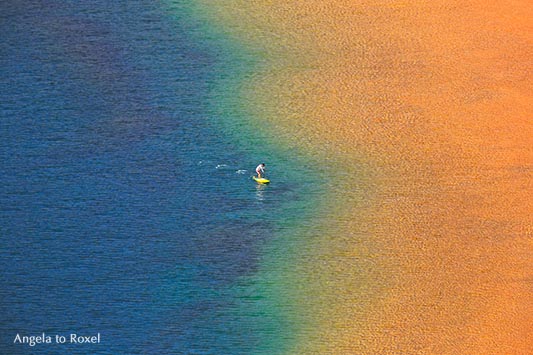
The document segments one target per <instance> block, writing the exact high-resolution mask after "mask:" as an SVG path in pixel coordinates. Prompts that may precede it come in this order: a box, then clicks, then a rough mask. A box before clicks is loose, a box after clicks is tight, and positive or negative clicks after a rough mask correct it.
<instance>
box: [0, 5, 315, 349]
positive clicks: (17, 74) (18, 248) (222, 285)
mask: <svg viewBox="0 0 533 355" xmlns="http://www.w3.org/2000/svg"><path fill="white" fill-rule="evenodd" d="M0 6H1V16H2V21H1V26H2V40H3V44H2V55H1V57H0V64H1V71H2V73H1V76H0V88H1V103H0V105H1V106H0V115H1V120H2V126H1V131H0V134H1V139H0V145H1V154H2V162H3V163H2V167H3V169H2V170H3V172H2V187H1V195H0V197H1V200H0V208H1V212H2V213H1V217H0V218H1V236H2V245H1V248H0V268H1V273H0V299H1V305H0V307H1V308H0V312H1V313H0V314H1V316H2V322H1V323H0V334H1V338H0V353H2V354H87V353H91V354H110V353H112V354H260V353H268V354H274V353H278V352H281V351H282V350H283V349H284V346H285V345H286V344H288V343H289V342H290V341H291V339H292V335H291V326H294V325H291V324H290V322H289V320H288V318H287V317H288V316H287V311H290V310H287V309H286V307H285V308H283V307H282V306H281V305H282V303H283V301H282V300H283V294H280V293H279V292H278V291H279V289H278V288H276V287H274V286H272V285H270V286H269V279H268V275H263V274H262V271H261V269H262V266H261V265H263V264H264V263H265V260H264V258H265V255H267V254H265V251H266V250H272V245H278V246H279V245H283V238H291V237H293V236H294V234H293V230H294V229H293V228H294V226H295V225H298V224H300V225H301V224H302V223H304V224H305V220H304V221H302V218H308V213H309V211H310V206H311V205H312V202H311V201H312V199H313V197H312V196H315V195H316V194H317V193H318V190H317V187H316V186H317V185H315V184H314V182H316V178H314V177H311V176H308V178H307V179H306V180H305V181H304V182H298V179H297V176H301V175H302V174H306V173H309V172H310V170H311V168H310V167H308V166H307V165H306V163H305V162H304V161H303V160H301V161H300V160H291V159H289V158H288V156H289V152H284V151H283V149H281V148H279V147H278V146H277V144H276V142H272V141H266V140H265V139H264V138H265V137H263V136H262V135H261V134H260V133H257V134H255V133H254V129H253V124H250V126H247V122H251V119H252V118H249V117H246V112H245V110H244V107H245V103H242V102H239V98H238V95H232V93H231V90H234V89H235V85H236V84H237V83H238V82H239V80H245V79H246V75H247V73H250V72H251V71H252V70H253V67H254V65H256V64H254V63H256V58H254V57H253V56H251V55H249V54H247V53H246V52H245V51H236V50H237V49H238V47H237V45H236V44H234V43H233V44H232V43H230V42H229V41H226V42H224V41H223V40H222V38H221V37H217V36H216V35H214V33H215V32H214V31H212V32H210V31H209V30H207V29H208V24H205V23H203V22H200V21H199V20H196V19H195V17H194V16H193V15H194V11H190V4H189V3H187V2H175V3H173V4H171V5H169V4H161V3H154V2H150V1H133V2H108V1H94V2H74V1H65V2H41V1H29V2H19V1H4V2H3V3H2V5H0ZM261 161H265V162H266V163H267V168H268V171H269V173H270V177H271V178H272V180H273V183H272V184H271V185H270V186H267V187H258V186H256V185H255V184H254V183H253V182H252V181H251V179H250V176H251V174H252V171H253V169H254V168H255V166H256V165H257V164H258V163H259V162H261ZM296 172H298V173H296ZM306 216H307V217H306ZM276 253H278V254H276ZM268 255H269V257H272V256H273V255H279V256H280V257H281V258H283V257H284V256H283V255H284V254H283V250H280V251H279V252H274V253H272V252H270V253H268ZM282 262H283V260H280V263H282ZM268 263H270V264H272V263H274V264H275V261H274V262H273V261H272V260H269V261H268ZM289 313H290V312H289ZM42 332H45V333H47V334H50V335H55V334H60V335H68V334H70V333H77V334H82V335H94V334H96V333H100V334H101V339H102V341H101V343H100V344H97V345H91V344H89V345H87V344H85V345H75V344H37V345H36V346H34V347H29V346H28V345H24V344H13V339H14V338H15V335H16V334H17V333H19V334H20V335H39V334H41V333H42ZM284 344H285V345H284Z"/></svg>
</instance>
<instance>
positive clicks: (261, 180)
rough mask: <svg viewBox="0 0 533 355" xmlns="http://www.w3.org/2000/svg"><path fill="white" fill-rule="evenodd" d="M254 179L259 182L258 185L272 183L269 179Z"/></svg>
mask: <svg viewBox="0 0 533 355" xmlns="http://www.w3.org/2000/svg"><path fill="white" fill-rule="evenodd" d="M253 179H254V180H255V181H257V183H259V184H268V183H269V182H270V180H268V179H264V178H261V179H260V178H258V177H255V176H254V177H253Z"/></svg>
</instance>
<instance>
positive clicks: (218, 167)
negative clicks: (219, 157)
mask: <svg viewBox="0 0 533 355" xmlns="http://www.w3.org/2000/svg"><path fill="white" fill-rule="evenodd" d="M226 166H228V165H227V164H218V165H217V167H216V169H220V168H225V167H226Z"/></svg>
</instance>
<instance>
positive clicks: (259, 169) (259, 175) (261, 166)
mask: <svg viewBox="0 0 533 355" xmlns="http://www.w3.org/2000/svg"><path fill="white" fill-rule="evenodd" d="M265 169H266V167H265V163H261V164H259V165H258V166H257V168H255V172H256V173H257V178H258V179H261V178H263V176H264V175H265Z"/></svg>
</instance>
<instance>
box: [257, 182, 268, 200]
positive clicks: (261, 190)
mask: <svg viewBox="0 0 533 355" xmlns="http://www.w3.org/2000/svg"><path fill="white" fill-rule="evenodd" d="M267 188H268V186H267V185H265V184H257V186H256V187H255V190H256V193H255V197H256V199H257V201H264V200H265V191H266V189H267Z"/></svg>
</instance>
